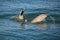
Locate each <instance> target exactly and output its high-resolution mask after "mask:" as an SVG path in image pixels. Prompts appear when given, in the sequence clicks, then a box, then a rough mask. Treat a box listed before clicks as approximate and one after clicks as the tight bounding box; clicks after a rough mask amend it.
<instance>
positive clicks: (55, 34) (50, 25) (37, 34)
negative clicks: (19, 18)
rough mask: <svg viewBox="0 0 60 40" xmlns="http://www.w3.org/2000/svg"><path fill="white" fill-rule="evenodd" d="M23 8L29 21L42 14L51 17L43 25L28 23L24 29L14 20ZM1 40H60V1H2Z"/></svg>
mask: <svg viewBox="0 0 60 40" xmlns="http://www.w3.org/2000/svg"><path fill="white" fill-rule="evenodd" d="M21 8H24V11H25V12H24V16H25V18H26V19H28V20H32V19H33V18H35V17H36V16H38V15H40V14H42V13H45V14H49V16H48V17H47V18H46V22H42V24H41V23H37V24H31V23H29V24H28V23H26V24H25V26H24V27H25V28H23V29H22V28H21V25H20V23H19V22H17V20H16V19H13V18H12V17H13V16H15V17H17V16H18V15H19V12H20V10H21ZM0 40H60V0H0Z"/></svg>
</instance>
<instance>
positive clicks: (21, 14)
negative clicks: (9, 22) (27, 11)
mask: <svg viewBox="0 0 60 40" xmlns="http://www.w3.org/2000/svg"><path fill="white" fill-rule="evenodd" d="M23 13H24V11H23V10H21V11H20V14H19V16H18V20H19V21H20V22H23V23H24V22H29V21H28V20H27V19H25V18H24V15H23ZM47 16H48V14H41V15H38V16H37V17H35V18H34V19H33V20H31V21H30V22H29V23H37V22H41V21H43V20H44V19H45V18H46V17H47Z"/></svg>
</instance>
